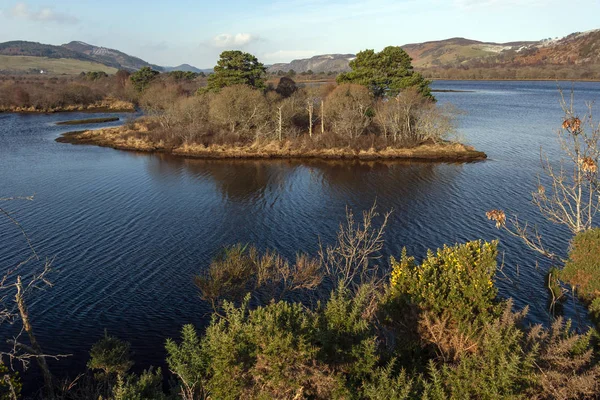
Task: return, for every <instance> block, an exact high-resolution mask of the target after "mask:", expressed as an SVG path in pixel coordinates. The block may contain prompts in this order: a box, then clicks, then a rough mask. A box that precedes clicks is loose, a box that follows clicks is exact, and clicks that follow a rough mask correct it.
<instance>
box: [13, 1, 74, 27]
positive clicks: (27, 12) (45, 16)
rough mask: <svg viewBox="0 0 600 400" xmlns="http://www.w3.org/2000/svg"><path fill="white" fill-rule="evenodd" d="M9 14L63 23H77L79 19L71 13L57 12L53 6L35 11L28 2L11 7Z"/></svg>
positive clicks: (40, 20)
mask: <svg viewBox="0 0 600 400" xmlns="http://www.w3.org/2000/svg"><path fill="white" fill-rule="evenodd" d="M8 15H10V16H12V17H13V18H20V19H27V20H30V21H39V22H56V23H61V24H76V23H77V22H79V20H78V19H77V18H76V17H74V16H72V15H69V14H65V13H61V12H56V11H54V10H53V9H52V8H49V7H45V8H40V9H39V10H37V11H34V10H32V9H30V8H29V6H28V5H27V4H26V3H17V4H15V6H14V7H13V8H12V9H10V11H9V13H8Z"/></svg>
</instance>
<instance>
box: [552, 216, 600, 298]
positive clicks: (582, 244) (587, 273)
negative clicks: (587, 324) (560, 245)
mask: <svg viewBox="0 0 600 400" xmlns="http://www.w3.org/2000/svg"><path fill="white" fill-rule="evenodd" d="M599 255H600V228H594V229H589V230H587V231H584V232H582V233H579V234H577V235H575V237H574V238H573V240H572V241H571V250H570V252H569V259H568V260H567V262H566V263H565V266H564V268H563V269H562V271H561V273H560V277H561V279H562V280H564V281H565V282H567V283H569V284H570V285H571V286H573V287H575V288H577V291H578V292H579V294H580V295H582V296H583V297H586V298H590V299H593V298H597V297H600V256H599Z"/></svg>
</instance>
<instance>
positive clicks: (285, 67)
mask: <svg viewBox="0 0 600 400" xmlns="http://www.w3.org/2000/svg"><path fill="white" fill-rule="evenodd" d="M401 47H402V48H403V49H404V50H405V51H406V52H407V53H408V54H409V55H410V56H411V57H412V59H413V65H414V66H415V68H416V69H417V70H427V71H429V72H431V71H435V70H438V71H439V70H441V69H446V70H447V69H465V68H467V69H468V68H480V69H491V68H502V67H507V68H514V69H519V68H524V67H539V68H546V70H548V69H551V68H552V67H553V66H568V65H581V68H580V70H582V71H583V70H584V69H590V66H593V68H592V69H594V68H596V69H597V67H595V66H596V65H598V66H600V29H597V30H592V31H588V32H577V33H573V34H571V35H569V36H566V37H564V38H560V39H559V38H556V39H543V40H539V41H521V42H509V43H493V42H480V41H477V40H471V39H465V38H451V39H446V40H439V41H431V42H424V43H411V44H406V45H404V46H401ZM352 58H354V55H352V54H326V55H321V56H315V57H312V58H307V59H302V60H294V61H292V62H290V63H280V64H273V65H271V66H270V67H269V68H268V71H269V72H270V73H276V72H278V71H284V72H287V71H289V70H290V69H293V70H294V71H296V72H298V73H300V72H307V71H308V70H312V71H313V72H316V73H318V72H342V71H347V70H349V65H348V63H349V62H350V60H352ZM434 75H435V74H434ZM589 77H591V78H594V77H596V78H600V76H596V75H593V76H589Z"/></svg>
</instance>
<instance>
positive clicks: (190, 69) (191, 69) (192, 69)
mask: <svg viewBox="0 0 600 400" xmlns="http://www.w3.org/2000/svg"><path fill="white" fill-rule="evenodd" d="M163 70H164V71H165V72H171V71H184V72H195V73H197V74H199V73H200V72H205V70H202V69H200V68H196V67H194V66H193V65H190V64H181V65H178V66H176V67H163ZM211 71H212V70H211Z"/></svg>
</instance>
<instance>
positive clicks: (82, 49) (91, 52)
mask: <svg viewBox="0 0 600 400" xmlns="http://www.w3.org/2000/svg"><path fill="white" fill-rule="evenodd" d="M61 47H63V48H65V49H68V50H71V51H73V52H75V53H78V54H83V55H85V56H87V57H89V58H91V59H92V60H94V61H96V62H99V63H100V64H104V65H108V66H110V67H114V68H117V69H125V70H128V71H137V70H138V69H140V68H142V67H146V66H149V67H152V69H155V70H157V71H162V70H163V68H162V67H160V66H158V65H154V64H150V63H149V62H147V61H144V60H142V59H141V58H137V57H133V56H130V55H129V54H125V53H123V52H122V51H119V50H115V49H109V48H106V47H99V46H94V45H92V44H88V43H84V42H77V41H73V42H70V43H67V44H63V45H62V46H61Z"/></svg>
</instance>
